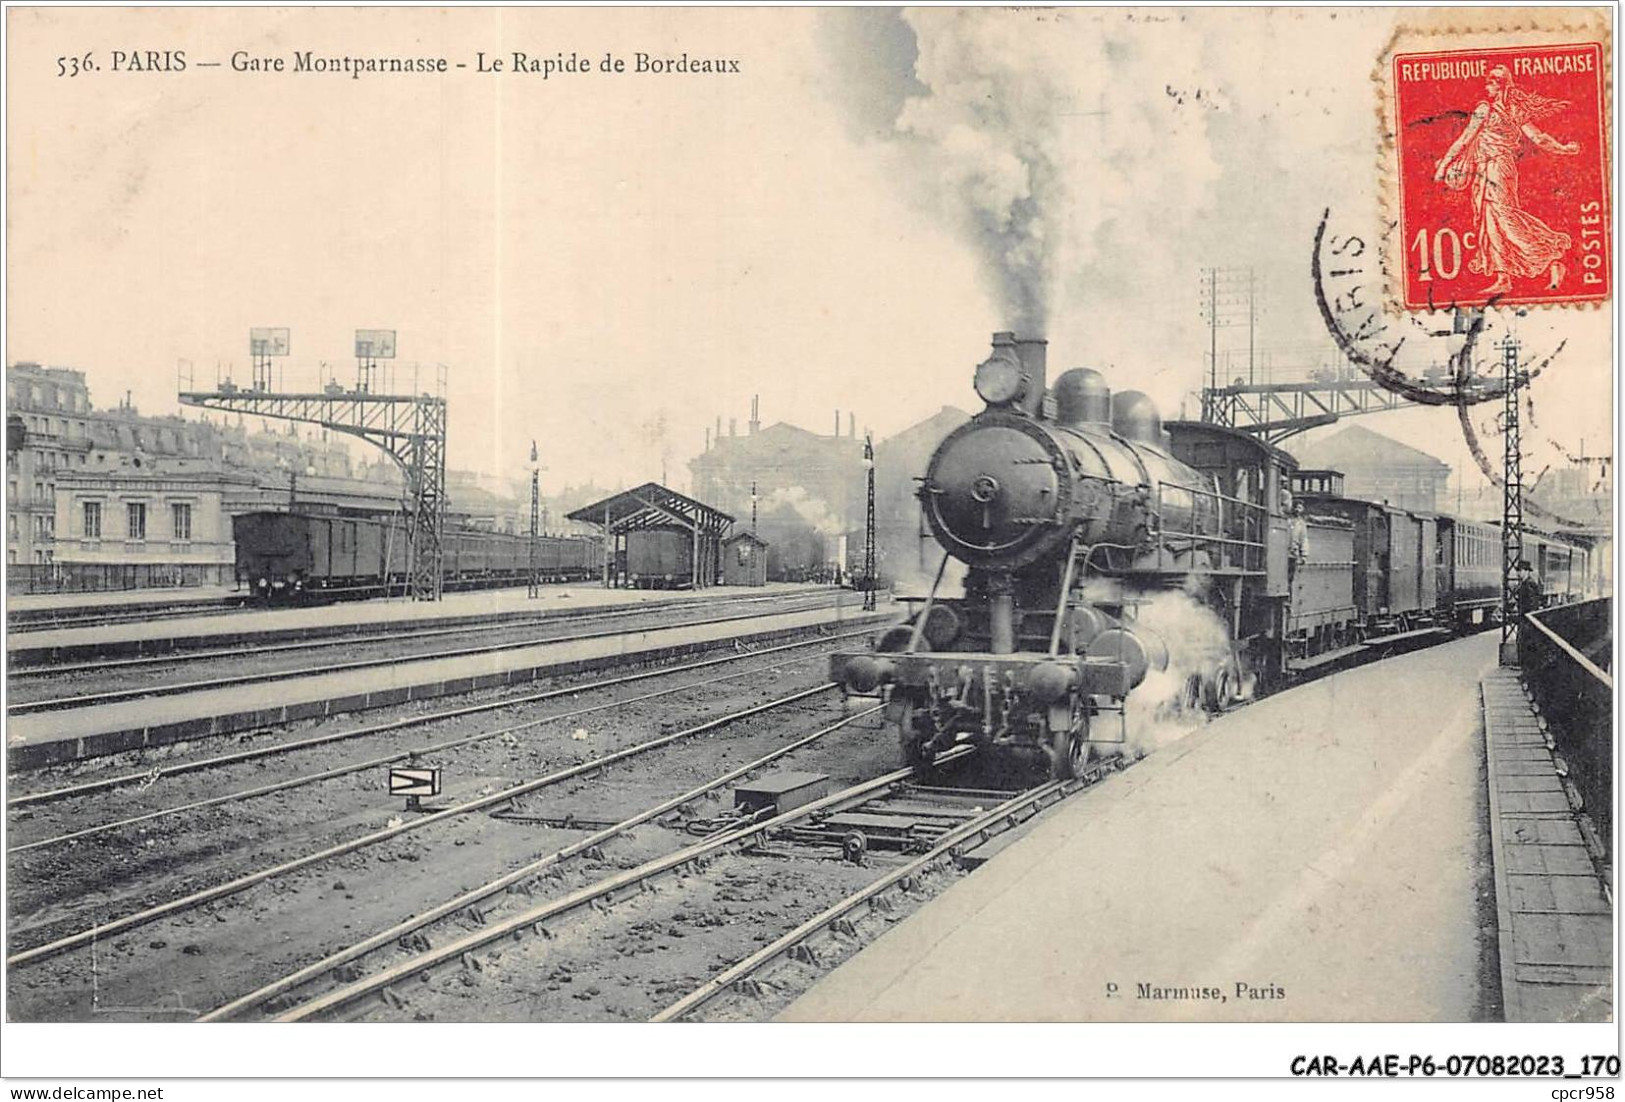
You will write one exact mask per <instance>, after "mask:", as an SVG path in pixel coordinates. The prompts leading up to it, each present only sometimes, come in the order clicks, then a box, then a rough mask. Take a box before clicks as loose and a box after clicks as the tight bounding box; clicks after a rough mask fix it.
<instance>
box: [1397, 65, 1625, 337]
mask: <svg viewBox="0 0 1625 1102" xmlns="http://www.w3.org/2000/svg"><path fill="white" fill-rule="evenodd" d="M1607 58H1608V53H1607V51H1606V49H1605V48H1604V46H1603V44H1602V43H1601V42H1587V41H1574V42H1556V43H1542V44H1540V45H1533V44H1531V45H1525V46H1519V45H1515V44H1514V45H1507V46H1497V47H1494V48H1467V49H1446V50H1435V51H1431V52H1396V53H1394V54H1393V55H1392V56H1391V57H1390V58H1389V60H1388V67H1389V72H1388V73H1387V74H1386V76H1387V81H1388V88H1389V100H1388V107H1389V110H1390V112H1391V115H1390V118H1389V124H1390V126H1391V128H1392V131H1391V135H1392V143H1393V148H1394V155H1395V156H1396V158H1397V163H1395V164H1394V165H1393V169H1394V183H1395V184H1396V185H1397V189H1398V195H1397V197H1393V196H1391V198H1397V203H1398V209H1397V211H1391V212H1390V213H1391V214H1393V215H1396V216H1397V220H1398V226H1397V228H1396V229H1395V230H1394V231H1393V232H1394V233H1395V234H1396V237H1395V239H1393V240H1392V242H1391V244H1390V249H1389V256H1390V260H1391V262H1392V263H1393V267H1392V268H1391V271H1390V279H1391V280H1392V281H1393V282H1396V283H1397V282H1399V280H1398V279H1396V278H1395V277H1398V276H1399V273H1400V272H1403V277H1402V280H1403V285H1402V287H1396V286H1391V292H1392V291H1402V299H1401V301H1402V303H1403V305H1404V307H1405V308H1406V309H1408V310H1432V309H1448V308H1452V307H1457V306H1464V307H1472V306H1485V305H1501V306H1513V305H1528V304H1542V305H1544V304H1556V303H1584V302H1599V301H1602V300H1604V299H1607V298H1608V297H1609V295H1610V294H1611V292H1612V288H1613V272H1612V271H1611V270H1610V263H1611V257H1610V252H1609V243H1610V236H1609V225H1610V210H1609V194H1608V187H1609V176H1608V155H1609V151H1608V129H1607V118H1608V113H1607V106H1606V102H1607V80H1606V70H1607ZM1401 255H1402V257H1403V259H1402V260H1401V259H1400V257H1401ZM1396 297H1399V296H1396Z"/></svg>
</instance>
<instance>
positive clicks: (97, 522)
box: [85, 501, 102, 540]
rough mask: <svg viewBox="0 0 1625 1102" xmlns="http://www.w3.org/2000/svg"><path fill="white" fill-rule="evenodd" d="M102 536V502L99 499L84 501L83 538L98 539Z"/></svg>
mask: <svg viewBox="0 0 1625 1102" xmlns="http://www.w3.org/2000/svg"><path fill="white" fill-rule="evenodd" d="M101 538H102V503H101V502H99V501H87V502H85V539H87V540H99V539H101Z"/></svg>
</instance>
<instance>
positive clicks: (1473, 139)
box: [1433, 65, 1580, 295]
mask: <svg viewBox="0 0 1625 1102" xmlns="http://www.w3.org/2000/svg"><path fill="white" fill-rule="evenodd" d="M1484 91H1485V93H1486V94H1487V95H1488V96H1489V99H1488V101H1487V102H1482V103H1480V104H1479V105H1478V106H1477V107H1475V108H1473V117H1472V119H1471V121H1469V122H1468V123H1467V129H1466V130H1464V131H1462V133H1461V136H1460V137H1458V138H1457V139H1456V140H1455V143H1454V144H1453V145H1451V147H1450V149H1449V151H1448V152H1447V153H1445V155H1444V156H1443V157H1440V158H1439V163H1438V164H1437V165H1436V166H1435V168H1434V171H1433V178H1434V179H1435V180H1439V181H1442V182H1443V183H1444V184H1445V186H1446V187H1449V188H1451V189H1452V190H1454V191H1460V190H1462V189H1464V188H1466V187H1467V186H1468V185H1469V184H1471V185H1472V189H1473V191H1472V195H1473V215H1474V221H1475V227H1474V228H1475V229H1476V230H1477V232H1478V255H1477V256H1475V257H1473V258H1472V260H1470V261H1469V262H1468V264H1467V268H1468V270H1469V271H1473V272H1482V273H1484V274H1485V275H1488V276H1492V277H1493V282H1491V283H1490V285H1489V286H1488V287H1485V288H1484V291H1483V293H1484V294H1486V295H1499V294H1505V293H1506V292H1508V291H1510V290H1512V279H1513V277H1514V276H1516V277H1520V278H1528V277H1531V276H1538V275H1540V274H1541V273H1542V272H1549V273H1550V277H1551V282H1550V284H1549V286H1550V287H1551V288H1552V289H1556V288H1557V286H1558V285H1559V284H1560V283H1562V282H1563V256H1564V254H1565V253H1567V252H1568V251H1569V246H1570V244H1571V241H1570V239H1569V235H1568V234H1566V233H1559V232H1558V231H1556V230H1554V229H1552V228H1551V227H1550V226H1548V225H1546V223H1544V222H1542V221H1541V220H1540V219H1539V218H1536V217H1535V216H1534V215H1532V214H1530V213H1529V212H1528V211H1526V210H1524V209H1523V208H1522V207H1521V206H1520V205H1519V202H1518V146H1519V143H1520V141H1521V139H1523V138H1528V139H1529V140H1530V141H1531V142H1533V143H1534V144H1535V146H1536V148H1538V149H1541V150H1543V151H1545V152H1547V153H1553V154H1557V155H1559V156H1564V157H1572V156H1574V155H1575V154H1576V153H1579V152H1580V143H1579V142H1568V143H1564V142H1560V141H1558V140H1557V139H1556V138H1554V137H1552V136H1551V135H1550V134H1547V133H1546V132H1545V131H1543V130H1540V129H1539V128H1537V127H1536V126H1535V122H1536V121H1537V120H1540V119H1544V118H1545V117H1546V116H1548V115H1552V114H1555V113H1557V112H1558V111H1561V110H1562V109H1563V108H1565V107H1567V106H1568V103H1567V101H1565V100H1555V99H1551V98H1549V97H1547V96H1542V95H1537V94H1535V93H1534V92H1526V91H1524V90H1523V89H1521V88H1518V87H1516V86H1514V85H1513V83H1512V73H1511V71H1510V70H1509V69H1508V68H1507V67H1506V66H1505V65H1497V66H1495V67H1494V68H1493V69H1491V70H1490V73H1489V76H1488V78H1486V80H1485V82H1484Z"/></svg>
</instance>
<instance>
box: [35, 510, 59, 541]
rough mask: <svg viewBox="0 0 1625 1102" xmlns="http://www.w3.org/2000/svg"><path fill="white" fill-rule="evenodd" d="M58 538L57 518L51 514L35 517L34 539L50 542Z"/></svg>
mask: <svg viewBox="0 0 1625 1102" xmlns="http://www.w3.org/2000/svg"><path fill="white" fill-rule="evenodd" d="M55 536H56V518H55V517H53V516H51V515H49V514H40V515H36V516H35V517H34V539H35V540H48V539H54V538H55Z"/></svg>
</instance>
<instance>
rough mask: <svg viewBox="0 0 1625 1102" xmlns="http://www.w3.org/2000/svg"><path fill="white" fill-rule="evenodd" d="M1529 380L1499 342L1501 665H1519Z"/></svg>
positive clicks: (1512, 351) (1514, 351)
mask: <svg viewBox="0 0 1625 1102" xmlns="http://www.w3.org/2000/svg"><path fill="white" fill-rule="evenodd" d="M1528 381H1529V377H1528V375H1527V374H1526V373H1525V372H1524V371H1523V370H1522V368H1520V367H1519V366H1518V342H1517V340H1516V339H1515V338H1513V337H1512V336H1510V335H1509V336H1508V337H1507V338H1506V339H1505V340H1503V341H1502V342H1501V385H1502V386H1503V387H1504V388H1505V390H1506V394H1505V396H1504V400H1505V405H1504V406H1503V408H1502V417H1503V419H1504V424H1503V426H1502V428H1503V430H1504V433H1505V435H1504V440H1505V444H1506V448H1505V452H1504V453H1503V454H1504V459H1503V467H1502V475H1501V484H1502V494H1501V665H1503V666H1516V665H1517V664H1518V620H1519V619H1520V616H1521V612H1520V609H1519V607H1518V605H1519V601H1518V581H1519V578H1518V561H1519V559H1521V558H1522V557H1523V446H1522V441H1521V438H1520V432H1519V425H1518V391H1519V389H1520V388H1521V387H1522V386H1523V385H1524V384H1525V383H1527V382H1528Z"/></svg>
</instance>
